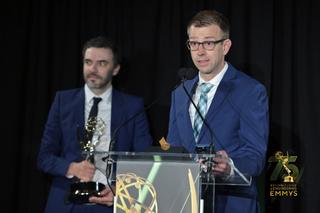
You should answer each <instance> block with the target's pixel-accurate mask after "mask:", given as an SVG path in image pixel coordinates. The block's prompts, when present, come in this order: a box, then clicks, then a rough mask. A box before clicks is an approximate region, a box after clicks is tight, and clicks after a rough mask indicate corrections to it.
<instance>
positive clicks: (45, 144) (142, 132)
mask: <svg viewBox="0 0 320 213" xmlns="http://www.w3.org/2000/svg"><path fill="white" fill-rule="evenodd" d="M119 70H120V64H119V52H118V48H117V47H116V45H115V43H114V42H113V41H112V40H110V39H108V38H105V37H97V38H93V39H91V40H89V41H88V42H87V43H86V44H85V45H84V47H83V76H84V80H85V85H84V87H83V88H78V89H72V90H67V91H60V92H57V94H56V97H55V99H54V102H53V104H52V106H51V109H50V112H49V116H48V120H47V123H46V126H45V129H44V133H43V138H42V143H41V147H40V151H39V156H38V166H39V168H40V169H41V170H43V171H44V172H45V173H48V174H50V175H52V176H53V180H52V186H51V189H50V193H49V197H48V201H47V206H46V210H45V212H47V213H50V212H52V213H53V212H54V213H56V212H59V213H67V212H77V213H78V212H80V213H81V212H91V213H94V212H96V213H98V212H113V208H112V204H113V193H112V191H111V190H110V189H109V188H108V187H106V189H104V190H103V191H102V193H101V196H99V197H90V199H89V201H90V202H91V204H100V205H77V204H74V203H72V202H68V201H66V200H67V199H66V197H67V195H68V192H69V190H70V184H71V183H72V182H73V179H74V178H76V179H77V180H80V181H82V182H87V181H98V182H100V183H103V184H105V185H107V184H108V182H107V179H106V177H105V175H104V174H103V172H101V171H105V169H104V168H105V167H103V165H104V166H105V162H104V161H103V160H101V159H100V160H96V161H95V164H92V163H90V162H89V161H87V160H85V159H83V157H81V148H80V144H79V142H80V141H79V135H84V134H83V133H84V132H85V124H86V123H88V117H89V116H90V115H89V114H90V110H91V108H92V106H93V105H94V102H95V100H96V99H97V100H98V101H97V103H96V105H97V108H98V114H97V115H96V118H98V119H100V122H102V123H103V124H104V125H105V128H104V131H103V133H102V134H101V135H99V136H97V135H93V136H92V141H94V140H97V137H99V142H98V143H97V145H96V147H95V150H96V151H108V150H109V146H110V140H111V139H113V138H111V137H113V134H114V133H115V131H117V132H116V134H115V138H114V139H115V144H114V147H113V151H143V150H144V149H145V148H147V147H148V146H150V145H151V144H152V138H151V136H150V134H149V127H148V123H147V118H146V114H145V113H141V112H143V109H144V103H143V100H142V99H141V98H138V97H135V96H131V95H128V94H124V93H122V92H120V91H118V90H116V89H114V88H113V87H112V78H113V76H115V75H117V74H118V72H119ZM135 116H136V117H135ZM131 118H132V120H130V119H131ZM128 120H130V122H128V123H126V125H124V126H122V127H121V128H120V129H118V130H116V129H117V127H119V126H121V124H123V123H124V122H125V121H128ZM79 132H80V133H81V134H80V133H79ZM95 137H96V138H95ZM90 140H91V139H90ZM99 167H100V168H99Z"/></svg>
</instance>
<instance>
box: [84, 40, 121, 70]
mask: <svg viewBox="0 0 320 213" xmlns="http://www.w3.org/2000/svg"><path fill="white" fill-rule="evenodd" d="M91 47H94V48H105V49H111V51H112V53H113V62H114V65H115V66H116V65H118V64H120V61H121V59H120V51H119V48H118V46H117V45H116V43H115V41H114V40H112V39H111V38H108V37H104V36H98V37H95V38H92V39H90V40H89V41H87V42H86V43H85V44H84V45H83V48H82V57H84V55H85V53H86V50H87V49H88V48H91Z"/></svg>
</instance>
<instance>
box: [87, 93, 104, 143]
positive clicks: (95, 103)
mask: <svg viewBox="0 0 320 213" xmlns="http://www.w3.org/2000/svg"><path fill="white" fill-rule="evenodd" d="M101 100H102V98H96V97H94V98H93V105H92V107H91V109H90V112H89V117H88V122H91V121H94V120H96V119H97V115H98V104H99V102H100V101H101ZM88 122H87V123H88ZM94 127H95V126H93V127H92V128H90V129H91V130H93V131H90V130H89V131H87V140H88V141H89V140H90V141H91V140H92V137H93V134H94Z"/></svg>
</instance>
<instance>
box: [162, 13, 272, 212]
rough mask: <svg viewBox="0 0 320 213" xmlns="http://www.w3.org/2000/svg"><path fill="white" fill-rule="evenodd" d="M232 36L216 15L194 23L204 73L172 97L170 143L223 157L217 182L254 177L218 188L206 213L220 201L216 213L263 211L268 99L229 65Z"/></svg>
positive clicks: (191, 44) (193, 47) (192, 36)
mask: <svg viewBox="0 0 320 213" xmlns="http://www.w3.org/2000/svg"><path fill="white" fill-rule="evenodd" d="M229 31H230V26H229V21H228V20H227V18H226V17H225V16H224V15H223V14H221V13H219V12H217V11H214V10H205V11H200V12H199V13H197V14H196V15H195V16H194V17H193V18H192V19H191V21H190V22H189V25H188V28H187V33H188V37H189V39H188V40H187V47H188V49H189V50H190V55H191V58H192V61H193V63H194V65H195V66H196V67H197V69H198V70H199V73H198V75H197V76H196V77H195V78H194V79H192V80H187V81H186V82H185V88H186V90H187V92H186V91H185V90H184V88H183V87H182V86H180V87H178V88H177V89H176V90H175V91H174V92H173V93H172V100H171V109H170V121H169V132H168V136H167V140H168V142H169V143H170V144H171V145H172V146H183V147H184V148H186V149H187V150H188V151H189V152H197V150H200V149H202V150H206V149H207V150H208V151H209V150H213V152H216V154H218V155H221V156H222V157H223V158H214V159H213V167H212V173H213V174H214V175H215V176H216V177H222V178H230V177H231V176H232V175H233V174H234V173H235V170H234V168H235V167H236V168H238V169H239V170H240V171H241V172H243V173H245V174H247V175H250V176H252V177H253V181H252V184H251V186H247V187H246V186H242V187H236V186H235V187H227V186H226V187H223V186H217V187H216V190H215V195H216V196H215V200H207V203H205V204H204V206H205V212H209V210H207V209H206V206H210V203H211V202H215V205H214V212H216V213H231V212H232V213H233V212H243V213H253V212H258V210H259V208H258V202H257V197H258V196H257V188H256V180H257V177H258V176H259V175H260V174H261V172H262V171H263V169H264V165H265V155H266V150H267V142H268V134H269V114H268V97H267V92H266V89H265V87H264V86H263V85H262V84H261V83H259V82H258V81H256V80H255V79H253V78H251V77H249V76H248V75H246V74H244V73H243V72H240V71H239V70H237V69H236V68H235V67H233V66H232V65H231V64H230V63H228V62H226V61H225V56H226V55H227V53H228V52H229V49H230V47H231V40H230V37H229ZM187 93H189V96H193V97H192V99H193V102H194V103H195V104H196V105H197V109H199V110H196V108H195V107H194V106H193V104H191V101H190V100H189V96H188V95H187ZM200 114H201V115H200ZM203 119H204V120H205V122H206V123H204V122H203ZM205 124H206V125H205ZM210 152H212V151H210ZM224 159H227V160H224ZM233 165H234V166H235V167H233Z"/></svg>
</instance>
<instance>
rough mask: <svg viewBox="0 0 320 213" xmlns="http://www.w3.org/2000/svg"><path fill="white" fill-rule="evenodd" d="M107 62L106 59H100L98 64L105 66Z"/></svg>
mask: <svg viewBox="0 0 320 213" xmlns="http://www.w3.org/2000/svg"><path fill="white" fill-rule="evenodd" d="M107 64H108V63H107V62H106V61H100V62H99V65H100V66H102V67H104V66H107Z"/></svg>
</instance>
